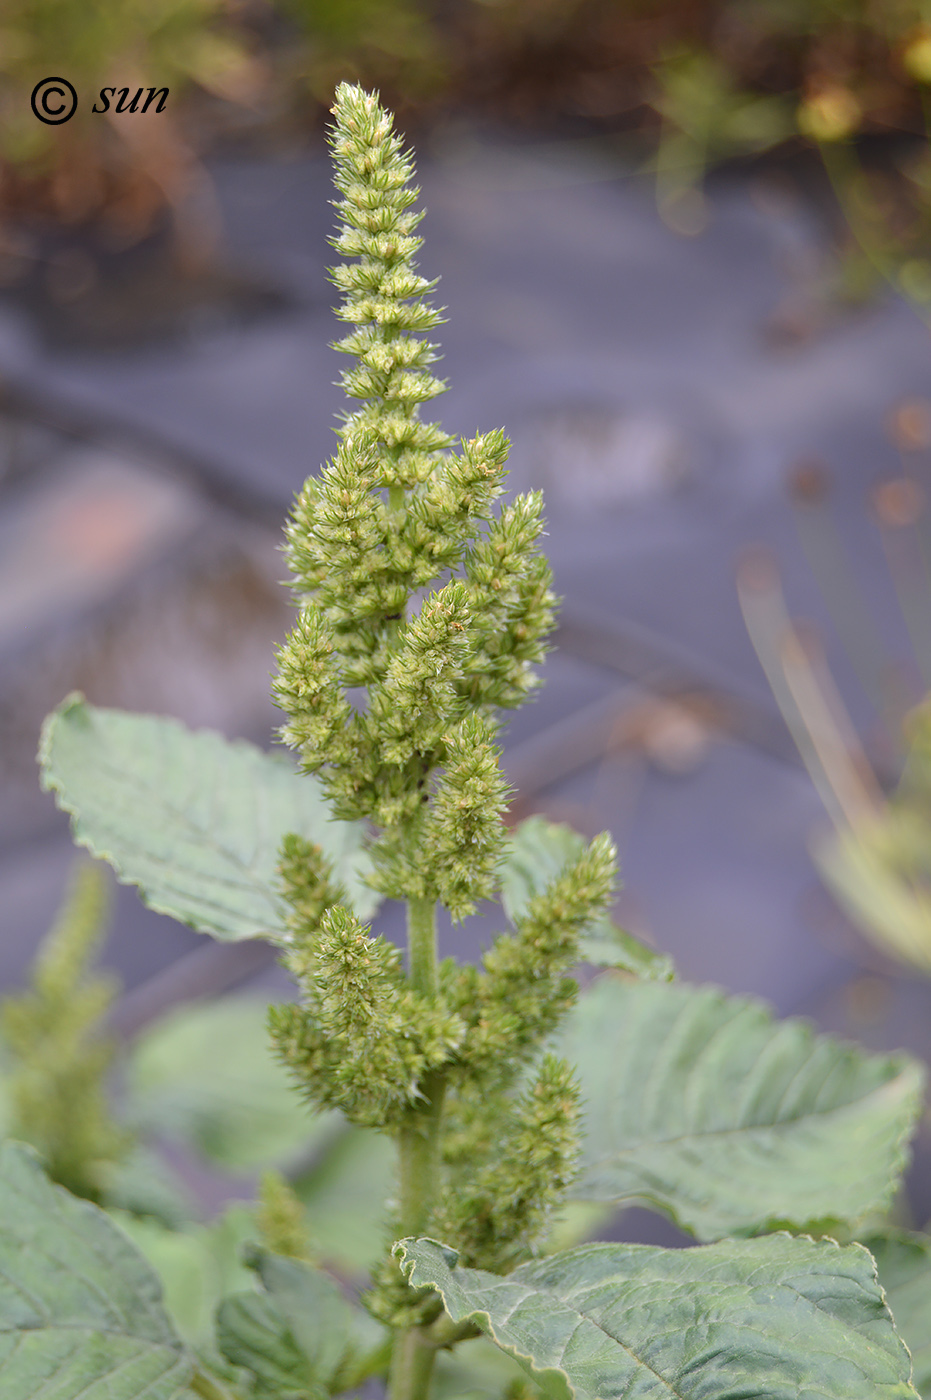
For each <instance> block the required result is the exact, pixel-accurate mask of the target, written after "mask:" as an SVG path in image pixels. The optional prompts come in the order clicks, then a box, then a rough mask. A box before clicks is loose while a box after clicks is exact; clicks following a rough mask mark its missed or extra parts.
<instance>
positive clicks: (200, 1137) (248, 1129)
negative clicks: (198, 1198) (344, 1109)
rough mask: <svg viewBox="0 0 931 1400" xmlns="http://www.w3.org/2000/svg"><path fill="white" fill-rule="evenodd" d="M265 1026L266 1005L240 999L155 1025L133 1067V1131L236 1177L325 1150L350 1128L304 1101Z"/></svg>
mask: <svg viewBox="0 0 931 1400" xmlns="http://www.w3.org/2000/svg"><path fill="white" fill-rule="evenodd" d="M267 1022H268V1003H267V1001H266V1000H265V999H264V998H261V999H260V998H258V997H254V996H245V995H243V996H228V997H222V998H220V999H219V1000H217V1001H208V1002H194V1003H188V1004H186V1005H184V1006H181V1007H179V1008H178V1009H177V1010H175V1011H173V1012H172V1013H171V1015H170V1016H167V1017H165V1019H164V1020H162V1021H158V1022H156V1023H155V1024H154V1025H153V1026H151V1027H149V1028H148V1029H147V1030H146V1031H144V1032H143V1034H142V1035H141V1036H140V1038H139V1039H138V1041H137V1042H136V1043H135V1045H134V1046H133V1048H132V1052H131V1058H130V1062H129V1074H128V1079H127V1093H128V1102H127V1113H128V1115H129V1117H130V1118H131V1121H132V1123H133V1126H134V1127H135V1128H136V1129H137V1130H138V1131H140V1132H142V1133H145V1134H147V1135H158V1136H161V1137H167V1138H172V1139H175V1140H180V1141H182V1142H185V1143H186V1144H188V1145H189V1146H191V1147H194V1148H195V1149H196V1150H197V1151H198V1152H200V1153H202V1154H203V1155H204V1156H205V1157H208V1158H209V1159H210V1160H211V1161H214V1162H216V1163H218V1164H219V1165H220V1166H223V1167H226V1168H228V1169H229V1170H231V1171H240V1172H245V1171H254V1170H256V1169H258V1168H260V1167H268V1166H272V1165H275V1164H281V1163H283V1162H287V1161H288V1160H289V1159H291V1160H293V1159H294V1158H295V1157H296V1155H297V1154H301V1155H303V1154H304V1153H306V1152H307V1151H309V1150H311V1149H318V1150H319V1149H322V1148H323V1147H324V1146H325V1145H326V1144H327V1143H329V1142H330V1141H331V1140H332V1139H334V1138H335V1137H336V1136H338V1134H339V1133H340V1132H341V1131H342V1129H343V1125H344V1122H345V1120H344V1119H343V1117H342V1115H341V1114H339V1113H336V1112H332V1113H314V1112H312V1111H311V1110H310V1109H309V1108H308V1107H307V1106H306V1104H304V1103H303V1102H302V1100H301V1098H300V1096H299V1095H298V1094H297V1092H296V1091H295V1089H294V1087H293V1085H292V1083H291V1080H290V1078H289V1076H288V1074H287V1073H286V1071H285V1070H284V1069H283V1068H282V1066H281V1065H280V1064H279V1063H278V1061H277V1060H276V1059H275V1058H274V1056H273V1054H272V1051H271V1042H270V1040H269V1035H268V1025H267Z"/></svg>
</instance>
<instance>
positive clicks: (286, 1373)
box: [217, 1293, 328, 1400]
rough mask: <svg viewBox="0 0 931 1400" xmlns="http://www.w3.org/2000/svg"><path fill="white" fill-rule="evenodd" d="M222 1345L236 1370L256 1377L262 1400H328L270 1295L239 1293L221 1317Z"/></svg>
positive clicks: (219, 1335) (224, 1306) (224, 1307)
mask: <svg viewBox="0 0 931 1400" xmlns="http://www.w3.org/2000/svg"><path fill="white" fill-rule="evenodd" d="M217 1344H218V1345H219V1348H220V1350H221V1352H222V1353H223V1355H224V1356H225V1357H226V1359H227V1361H229V1362H230V1363H231V1364H232V1365H233V1366H241V1367H243V1368H244V1369H245V1370H246V1371H251V1372H252V1375H253V1376H254V1377H255V1387H254V1393H255V1395H256V1396H257V1397H258V1400H266V1397H269V1400H271V1397H275V1400H291V1397H295V1400H324V1397H325V1396H326V1395H327V1394H328V1392H327V1391H326V1390H325V1389H324V1387H323V1386H322V1385H321V1384H320V1382H319V1381H317V1380H315V1379H314V1376H313V1373H312V1370H311V1366H310V1363H309V1361H308V1360H307V1357H306V1356H305V1355H304V1353H303V1352H302V1351H301V1349H300V1347H299V1346H298V1344H297V1342H296V1341H295V1340H294V1338H293V1337H292V1336H291V1333H290V1331H289V1330H288V1325H287V1323H286V1321H285V1319H284V1318H283V1316H282V1314H281V1310H280V1309H279V1308H277V1307H276V1306H275V1304H274V1302H273V1301H272V1299H271V1298H269V1297H268V1295H267V1294H266V1293H236V1294H234V1295H233V1296H232V1297H231V1298H224V1300H223V1302H222V1303H221V1304H220V1308H219V1311H218V1313H217Z"/></svg>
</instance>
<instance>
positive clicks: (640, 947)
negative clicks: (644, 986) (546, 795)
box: [501, 817, 674, 982]
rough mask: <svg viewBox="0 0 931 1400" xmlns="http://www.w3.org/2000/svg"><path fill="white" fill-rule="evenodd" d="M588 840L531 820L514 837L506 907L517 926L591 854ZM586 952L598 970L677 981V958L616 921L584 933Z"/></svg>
mask: <svg viewBox="0 0 931 1400" xmlns="http://www.w3.org/2000/svg"><path fill="white" fill-rule="evenodd" d="M585 844H586V843H585V838H584V837H582V836H580V835H579V833H578V832H577V831H573V830H572V828H571V826H563V825H562V824H560V823H556V822H548V821H547V820H546V818H545V817H528V818H527V820H526V821H525V822H521V824H520V826H518V827H517V828H516V829H515V830H514V831H513V832H512V833H511V839H510V841H509V843H508V851H507V857H506V859H505V862H504V864H503V866H502V868H501V903H502V904H503V905H504V912H505V913H506V914H507V916H508V918H509V919H510V920H511V921H512V922H513V921H514V920H515V919H516V918H518V917H519V916H520V915H521V914H522V913H523V912H524V910H525V909H526V907H527V905H528V904H529V903H530V901H531V899H532V898H533V897H534V895H537V894H540V893H542V891H543V890H544V889H545V888H546V886H547V884H548V883H549V881H550V880H553V879H555V877H556V876H557V875H559V873H560V871H561V870H563V869H564V868H565V866H566V865H568V864H569V862H570V861H573V860H577V859H578V857H579V856H580V855H581V853H582V851H583V850H584V849H585ZM579 942H580V951H581V954H582V958H583V959H584V961H585V962H588V963H592V964H593V965H594V966H596V967H616V968H618V969H619V970H620V971H622V972H632V973H635V974H636V976H638V977H643V978H646V979H647V980H650V981H660V982H668V981H671V979H672V977H673V975H674V973H673V966H672V959H671V958H669V957H667V956H666V955H665V954H663V953H657V952H655V951H654V950H653V949H652V948H648V947H647V945H646V944H645V943H641V942H640V940H639V938H634V936H633V934H631V933H626V932H625V931H624V929H622V928H619V927H618V926H617V924H616V923H614V921H613V920H612V919H609V918H608V917H607V916H603V917H601V918H599V919H595V920H594V921H593V922H592V923H591V924H590V925H589V927H588V928H587V929H586V930H585V931H584V933H583V935H582V937H581V939H580V940H579Z"/></svg>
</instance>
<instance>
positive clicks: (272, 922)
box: [39, 694, 378, 940]
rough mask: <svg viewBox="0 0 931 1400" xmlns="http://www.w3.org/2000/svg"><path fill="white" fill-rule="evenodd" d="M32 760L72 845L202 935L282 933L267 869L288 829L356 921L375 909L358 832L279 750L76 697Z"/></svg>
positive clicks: (271, 869) (51, 724)
mask: <svg viewBox="0 0 931 1400" xmlns="http://www.w3.org/2000/svg"><path fill="white" fill-rule="evenodd" d="M39 762H40V764H41V766H42V785H43V787H45V788H47V789H51V790H52V791H53V792H54V793H55V797H56V800H57V802H58V805H59V806H60V807H62V808H64V810H65V811H66V812H70V813H71V816H72V818H73V822H72V825H73V829H74V839H75V841H77V843H78V844H79V845H81V846H86V847H87V849H88V850H89V851H90V852H91V853H92V854H93V855H95V856H99V857H101V858H102V859H103V860H108V861H109V862H110V864H111V865H112V866H113V867H114V869H115V870H116V873H117V876H118V878H119V879H120V880H122V881H123V882H124V883H125V884H129V885H138V886H139V888H140V890H141V892H142V898H143V899H144V900H145V902H146V903H147V904H148V905H149V907H150V908H152V909H155V910H157V911H158V913H160V914H170V915H171V916H172V918H175V919H180V921H181V922H182V923H185V924H190V926H191V927H192V928H195V929H198V930H199V931H200V932H201V933H210V934H212V935H213V936H214V938H221V939H231V940H235V939H240V938H253V937H257V936H262V935H267V934H280V933H282V932H283V931H284V922H283V920H284V909H283V906H282V901H281V900H280V898H279V897H278V895H277V893H276V891H277V886H278V880H277V876H276V873H275V870H276V866H277V863H278V850H279V847H280V845H281V840H282V837H283V836H285V835H286V834H287V833H288V832H296V833H297V834H298V835H300V836H304V837H306V838H307V839H308V840H311V841H315V842H317V843H318V844H319V845H320V846H322V848H323V850H324V851H325V853H326V854H327V856H328V857H329V858H330V860H331V861H332V863H333V869H334V872H335V875H336V878H337V879H338V880H339V881H341V882H342V884H343V885H344V886H345V888H346V890H347V893H348V895H349V898H350V900H351V902H352V905H353V908H354V909H355V911H356V913H357V914H358V915H359V917H360V918H363V919H365V918H368V917H370V915H371V914H372V913H373V912H374V910H375V908H376V907H377V904H378V896H377V895H376V894H375V893H374V891H373V890H371V889H369V888H368V887H367V886H366V885H365V884H364V883H363V876H364V874H365V873H366V872H367V870H368V869H369V862H368V857H367V855H366V853H365V852H364V851H363V849H362V837H363V832H362V827H361V825H360V824H357V823H349V822H336V821H333V820H331V818H330V816H329V811H328V808H327V806H326V804H325V802H324V799H323V795H322V793H321V790H320V786H319V784H318V783H317V782H316V781H315V780H314V779H313V778H311V777H308V776H301V775H299V774H297V773H296V772H295V770H294V769H293V768H292V766H291V764H290V763H289V762H288V761H287V760H286V759H285V758H284V756H283V755H282V756H278V755H274V754H267V753H264V752H263V750H262V749H259V748H256V747H255V745H254V744H248V743H246V742H245V741H244V740H236V741H235V742H233V743H230V742H229V741H228V740H227V739H224V738H223V737H222V735H220V734H215V733H213V732H212V731H210V730H206V729H205V730H199V731H197V732H196V733H194V732H192V731H191V730H189V729H186V728H185V727H184V725H182V724H180V723H179V722H178V721H177V720H174V719H161V718H157V717H155V716H153V715H134V714H127V713H125V712H124V711H122V710H102V709H97V708H96V707H94V706H92V705H88V704H87V703H86V702H85V700H84V698H83V696H81V695H78V694H74V695H70V696H69V697H68V698H67V699H66V700H64V701H63V702H62V704H61V705H60V706H59V707H58V709H57V710H54V711H53V712H52V714H51V715H49V717H48V719H47V720H46V721H45V725H44V726H43V729H42V738H41V741H40V745H39Z"/></svg>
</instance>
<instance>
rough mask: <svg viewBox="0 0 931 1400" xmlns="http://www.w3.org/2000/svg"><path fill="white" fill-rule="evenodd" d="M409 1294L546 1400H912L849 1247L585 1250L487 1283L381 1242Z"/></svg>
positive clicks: (902, 1357) (779, 1244)
mask: <svg viewBox="0 0 931 1400" xmlns="http://www.w3.org/2000/svg"><path fill="white" fill-rule="evenodd" d="M395 1251H396V1253H397V1254H398V1255H399V1256H400V1257H401V1259H402V1268H404V1269H405V1270H406V1271H408V1272H409V1273H410V1281H411V1283H412V1284H413V1285H414V1286H415V1287H416V1286H420V1287H424V1286H427V1285H429V1286H431V1287H434V1288H436V1289H438V1290H439V1292H440V1294H441V1295H442V1298H443V1302H444V1304H445V1306H446V1310H447V1312H448V1313H449V1315H450V1316H451V1317H452V1319H453V1321H454V1322H457V1323H458V1322H464V1321H466V1320H471V1321H473V1322H476V1323H478V1325H479V1326H480V1327H482V1328H483V1329H484V1330H485V1331H486V1332H487V1333H488V1334H489V1335H490V1336H491V1337H492V1339H493V1340H494V1341H495V1342H496V1343H497V1344H498V1346H499V1347H501V1348H502V1350H503V1351H506V1352H508V1353H509V1354H510V1355H511V1356H513V1357H515V1358H516V1359H517V1360H518V1361H520V1362H521V1363H522V1365H523V1366H524V1367H525V1369H526V1370H528V1371H529V1372H530V1374H531V1375H532V1377H533V1379H534V1380H535V1381H536V1382H537V1383H538V1384H540V1385H541V1386H542V1388H543V1389H544V1390H545V1392H546V1393H547V1394H548V1395H551V1396H553V1397H554V1398H555V1400H567V1397H576V1400H589V1397H590V1398H591V1400H604V1397H614V1396H616V1397H618V1398H620V1397H621V1396H624V1397H633V1396H636V1397H637V1400H756V1398H757V1397H764V1396H765V1397H766V1400H802V1397H805V1398H806V1400H808V1397H811V1400H815V1397H817V1400H854V1397H856V1400H907V1398H908V1397H910V1398H911V1400H914V1397H915V1391H914V1390H913V1389H912V1387H911V1385H910V1384H909V1373H910V1370H911V1363H910V1361H909V1356H908V1352H907V1350H906V1348H905V1346H904V1344H903V1342H902V1341H901V1339H900V1338H899V1337H898V1336H897V1335H896V1332H895V1328H894V1327H893V1324H892V1318H891V1315H890V1313H889V1309H888V1308H887V1307H886V1305H885V1302H884V1300H883V1296H882V1290H881V1289H880V1287H879V1285H878V1284H877V1282H876V1276H875V1271H874V1268H873V1261H872V1259H871V1258H870V1255H869V1254H868V1253H867V1251H866V1250H865V1249H863V1248H861V1246H859V1245H849V1246H847V1247H845V1248H842V1247H841V1246H840V1245H837V1244H835V1242H834V1241H833V1240H817V1241H815V1240H810V1239H795V1238H793V1237H792V1236H790V1235H785V1234H780V1235H771V1236H768V1237H766V1238H763V1239H756V1240H728V1241H726V1242H724V1243H721V1244H714V1245H704V1246H701V1247H698V1248H694V1249H656V1248H654V1247H652V1246H649V1245H636V1244H633V1245H631V1244H591V1245H582V1246H581V1247H580V1248H578V1249H573V1250H569V1251H568V1252H567V1253H565V1254H556V1255H552V1256H550V1257H549V1258H547V1259H542V1260H539V1261H537V1262H534V1263H532V1264H523V1265H521V1267H520V1268H518V1269H515V1271H514V1272H513V1273H512V1274H509V1275H508V1276H507V1277H506V1278H502V1277H500V1276H499V1275H496V1274H488V1273H485V1272H483V1271H482V1270H479V1269H462V1268H459V1267H458V1264H457V1255H456V1253H455V1251H454V1250H451V1249H448V1248H446V1247H445V1246H444V1245H441V1244H437V1243H436V1241H434V1240H426V1239H421V1240H403V1241H402V1242H401V1243H400V1244H398V1245H396V1246H395Z"/></svg>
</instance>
